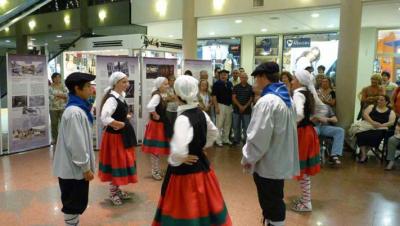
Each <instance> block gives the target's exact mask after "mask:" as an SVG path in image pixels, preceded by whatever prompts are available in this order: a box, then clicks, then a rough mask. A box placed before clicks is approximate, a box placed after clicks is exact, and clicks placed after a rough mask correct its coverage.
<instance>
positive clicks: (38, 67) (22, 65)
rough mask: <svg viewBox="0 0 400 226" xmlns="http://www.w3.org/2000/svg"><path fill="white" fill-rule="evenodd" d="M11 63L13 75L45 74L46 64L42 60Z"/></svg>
mask: <svg viewBox="0 0 400 226" xmlns="http://www.w3.org/2000/svg"><path fill="white" fill-rule="evenodd" d="M10 65H11V76H12V77H29V76H42V75H43V70H44V68H43V67H44V65H43V63H42V62H32V63H30V64H28V63H26V62H25V61H11V63H10Z"/></svg>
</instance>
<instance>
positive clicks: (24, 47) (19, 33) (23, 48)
mask: <svg viewBox="0 0 400 226" xmlns="http://www.w3.org/2000/svg"><path fill="white" fill-rule="evenodd" d="M22 21H23V20H20V21H18V22H17V23H15V37H16V44H17V54H28V36H27V35H26V34H23V26H24V25H23V23H22ZM26 26H28V25H26Z"/></svg>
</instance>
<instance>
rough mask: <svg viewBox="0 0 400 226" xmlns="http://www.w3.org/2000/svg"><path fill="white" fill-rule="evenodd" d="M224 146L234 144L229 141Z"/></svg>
mask: <svg viewBox="0 0 400 226" xmlns="http://www.w3.org/2000/svg"><path fill="white" fill-rule="evenodd" d="M224 144H226V145H232V142H230V141H229V140H227V141H225V142H224Z"/></svg>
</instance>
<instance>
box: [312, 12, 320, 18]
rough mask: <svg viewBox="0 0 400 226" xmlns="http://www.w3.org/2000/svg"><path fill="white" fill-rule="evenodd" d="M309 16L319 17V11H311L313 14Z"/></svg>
mask: <svg viewBox="0 0 400 226" xmlns="http://www.w3.org/2000/svg"><path fill="white" fill-rule="evenodd" d="M311 17H312V18H318V17H319V13H313V14H311Z"/></svg>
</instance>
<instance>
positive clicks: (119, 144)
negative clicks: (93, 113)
mask: <svg viewBox="0 0 400 226" xmlns="http://www.w3.org/2000/svg"><path fill="white" fill-rule="evenodd" d="M109 85H110V86H109V88H107V92H106V94H105V95H104V97H103V100H102V104H101V107H100V115H101V121H102V123H103V125H104V126H105V129H104V132H103V136H102V140H101V147H100V153H99V156H100V157H99V159H100V160H99V161H100V164H99V177H100V180H101V181H110V199H111V201H112V202H113V204H114V205H121V204H122V201H123V200H125V199H129V198H130V196H129V194H128V193H126V192H123V191H121V190H120V189H119V186H120V185H127V184H129V183H136V182H137V175H136V157H135V149H134V146H135V145H136V136H135V133H134V130H133V128H132V126H131V124H130V123H129V119H130V117H131V115H129V114H128V105H127V104H126V102H125V98H124V97H125V90H126V89H127V88H128V86H129V81H128V77H127V76H126V75H125V74H124V73H122V72H114V73H113V74H112V75H111V76H110V78H109Z"/></svg>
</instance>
